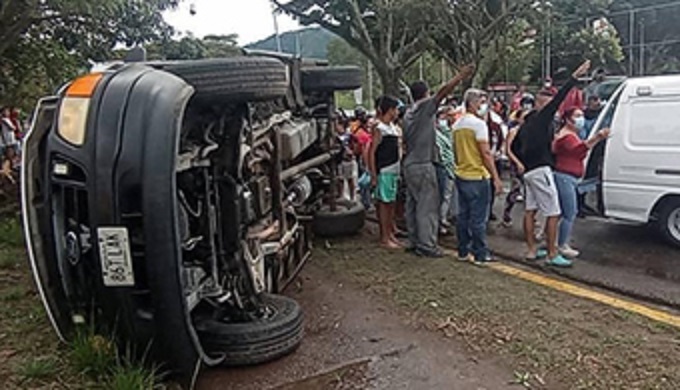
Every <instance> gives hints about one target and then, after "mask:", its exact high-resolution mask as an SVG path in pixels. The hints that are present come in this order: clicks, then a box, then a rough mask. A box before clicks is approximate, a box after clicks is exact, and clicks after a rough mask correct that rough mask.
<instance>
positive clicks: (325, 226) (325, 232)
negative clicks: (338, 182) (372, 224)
mask: <svg viewBox="0 0 680 390" xmlns="http://www.w3.org/2000/svg"><path fill="white" fill-rule="evenodd" d="M365 223H366V210H365V209H364V206H363V205H362V204H361V202H356V201H354V202H352V201H348V200H345V199H339V200H338V201H337V207H336V210H335V211H331V208H330V206H329V205H324V206H323V207H322V208H321V210H319V211H318V212H317V213H316V214H315V215H314V223H313V225H312V228H313V230H314V234H316V235H318V236H321V237H343V236H351V235H353V234H357V233H358V232H359V230H361V229H362V228H363V227H364V224H365Z"/></svg>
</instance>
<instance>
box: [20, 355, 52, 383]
mask: <svg viewBox="0 0 680 390" xmlns="http://www.w3.org/2000/svg"><path fill="white" fill-rule="evenodd" d="M56 373H57V362H56V361H55V360H54V359H53V358H37V359H31V360H27V361H25V362H24V363H23V364H21V365H20V366H19V367H17V374H18V375H19V377H21V378H22V380H23V381H26V382H29V381H34V380H41V379H46V378H49V377H51V376H53V375H55V374H56Z"/></svg>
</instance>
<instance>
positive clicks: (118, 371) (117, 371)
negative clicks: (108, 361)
mask: <svg viewBox="0 0 680 390" xmlns="http://www.w3.org/2000/svg"><path fill="white" fill-rule="evenodd" d="M155 386H156V373H155V371H154V370H147V369H144V368H142V367H139V366H137V365H134V364H128V363H123V364H118V365H116V366H114V369H113V370H112V372H111V374H110V375H109V377H108V384H106V386H105V388H106V389H107V390H151V389H153V388H154V387H155Z"/></svg>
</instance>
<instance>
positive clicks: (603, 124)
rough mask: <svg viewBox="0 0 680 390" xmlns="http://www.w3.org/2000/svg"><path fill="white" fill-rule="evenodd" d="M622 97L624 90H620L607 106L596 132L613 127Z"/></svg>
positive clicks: (601, 115)
mask: <svg viewBox="0 0 680 390" xmlns="http://www.w3.org/2000/svg"><path fill="white" fill-rule="evenodd" d="M621 95H623V89H619V90H618V92H617V93H616V96H614V98H613V99H612V101H611V103H610V104H609V105H608V106H607V108H606V109H605V111H604V112H602V113H601V114H600V118H599V120H598V124H597V129H595V130H596V131H600V130H602V129H606V128H607V127H609V128H611V127H612V121H613V120H614V113H615V112H616V109H617V108H618V106H619V100H621Z"/></svg>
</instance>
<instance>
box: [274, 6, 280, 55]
mask: <svg viewBox="0 0 680 390" xmlns="http://www.w3.org/2000/svg"><path fill="white" fill-rule="evenodd" d="M272 17H273V18H274V35H275V36H276V49H277V51H278V52H279V53H281V52H282V51H283V50H282V48H281V35H279V21H278V19H277V18H276V6H275V5H274V3H272Z"/></svg>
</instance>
